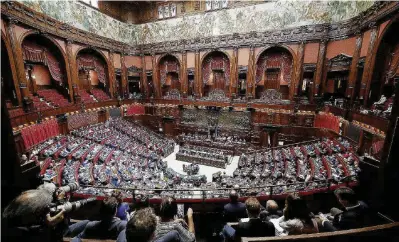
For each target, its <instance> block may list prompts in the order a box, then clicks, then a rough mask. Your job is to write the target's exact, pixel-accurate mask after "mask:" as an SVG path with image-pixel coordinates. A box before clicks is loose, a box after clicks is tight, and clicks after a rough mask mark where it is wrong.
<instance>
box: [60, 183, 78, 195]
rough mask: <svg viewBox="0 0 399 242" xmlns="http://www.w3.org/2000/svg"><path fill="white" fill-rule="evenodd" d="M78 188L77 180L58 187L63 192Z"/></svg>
mask: <svg viewBox="0 0 399 242" xmlns="http://www.w3.org/2000/svg"><path fill="white" fill-rule="evenodd" d="M78 189H79V184H78V183H77V182H73V183H69V184H68V185H65V186H62V187H59V188H58V190H59V191H63V192H65V193H68V192H74V191H76V190H78Z"/></svg>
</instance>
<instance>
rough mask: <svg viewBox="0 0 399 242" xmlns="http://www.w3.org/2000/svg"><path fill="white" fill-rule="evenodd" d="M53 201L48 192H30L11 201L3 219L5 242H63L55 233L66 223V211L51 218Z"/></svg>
mask: <svg viewBox="0 0 399 242" xmlns="http://www.w3.org/2000/svg"><path fill="white" fill-rule="evenodd" d="M52 201H53V194H51V193H49V192H48V191H47V190H28V191H25V192H23V193H22V194H21V195H19V196H18V197H17V198H15V199H14V200H13V201H11V203H10V204H9V205H8V206H7V207H6V209H5V210H4V212H3V218H2V231H3V238H5V241H41V242H45V241H62V236H61V238H57V237H58V236H57V233H55V231H56V227H57V225H58V224H60V223H62V222H63V221H64V210H61V211H59V212H58V213H57V214H55V215H54V216H51V215H50V209H49V207H50V205H51V202H52Z"/></svg>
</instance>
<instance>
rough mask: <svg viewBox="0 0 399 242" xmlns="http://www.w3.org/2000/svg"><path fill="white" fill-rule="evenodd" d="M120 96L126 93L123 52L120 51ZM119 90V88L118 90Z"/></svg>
mask: <svg viewBox="0 0 399 242" xmlns="http://www.w3.org/2000/svg"><path fill="white" fill-rule="evenodd" d="M121 90H122V93H121V96H122V97H123V98H124V97H126V94H127V69H126V65H125V54H124V53H123V52H121ZM118 91H119V90H118Z"/></svg>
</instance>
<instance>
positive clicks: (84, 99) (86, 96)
mask: <svg viewBox="0 0 399 242" xmlns="http://www.w3.org/2000/svg"><path fill="white" fill-rule="evenodd" d="M79 94H80V98H81V100H82V102H83V103H95V102H96V100H94V99H93V98H92V97H91V96H90V94H89V93H87V92H86V90H80V91H79Z"/></svg>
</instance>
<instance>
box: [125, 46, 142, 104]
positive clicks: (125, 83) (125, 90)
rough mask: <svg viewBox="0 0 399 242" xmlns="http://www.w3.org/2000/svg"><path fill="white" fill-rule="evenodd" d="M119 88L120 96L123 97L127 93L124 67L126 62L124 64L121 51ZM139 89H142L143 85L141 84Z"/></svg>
mask: <svg viewBox="0 0 399 242" xmlns="http://www.w3.org/2000/svg"><path fill="white" fill-rule="evenodd" d="M120 56H121V85H122V87H121V90H122V93H121V94H122V97H124V96H125V95H126V94H127V69H126V64H125V54H124V53H121V55H120ZM141 89H143V86H141Z"/></svg>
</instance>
